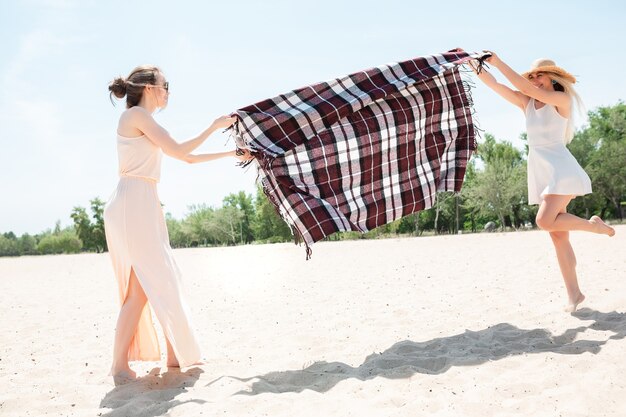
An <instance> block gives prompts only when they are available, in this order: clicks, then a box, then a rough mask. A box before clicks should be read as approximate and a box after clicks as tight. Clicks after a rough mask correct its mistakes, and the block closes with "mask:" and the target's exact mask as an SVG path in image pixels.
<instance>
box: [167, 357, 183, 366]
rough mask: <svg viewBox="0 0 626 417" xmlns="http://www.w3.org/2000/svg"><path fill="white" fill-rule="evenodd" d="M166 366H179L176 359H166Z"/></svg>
mask: <svg viewBox="0 0 626 417" xmlns="http://www.w3.org/2000/svg"><path fill="white" fill-rule="evenodd" d="M167 367H168V368H180V363H178V359H176V358H174V359H169V358H168V359H167Z"/></svg>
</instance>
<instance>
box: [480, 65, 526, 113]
mask: <svg viewBox="0 0 626 417" xmlns="http://www.w3.org/2000/svg"><path fill="white" fill-rule="evenodd" d="M487 62H490V61H489V58H487ZM470 66H471V67H472V69H473V70H474V73H476V75H477V76H478V78H480V80H481V81H482V82H484V83H485V85H486V86H487V87H489V88H491V89H492V90H493V91H495V92H496V93H498V95H500V96H501V97H502V98H504V99H505V100H506V101H508V102H509V103H511V104H513V105H515V106H517V107H519V108H520V109H522V111H525V109H526V105H527V104H528V97H527V96H525V95H524V94H522V93H521V92H519V91H515V90H513V89H511V88H509V87H507V86H506V85H504V84H501V83H499V82H498V81H497V80H496V78H495V77H494V76H493V75H492V74H491V73H489V72H487V70H486V69H485V68H484V67H483V68H482V70H481V71H480V73H478V71H477V67H476V66H475V65H474V64H470Z"/></svg>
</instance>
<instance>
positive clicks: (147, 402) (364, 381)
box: [0, 226, 626, 417]
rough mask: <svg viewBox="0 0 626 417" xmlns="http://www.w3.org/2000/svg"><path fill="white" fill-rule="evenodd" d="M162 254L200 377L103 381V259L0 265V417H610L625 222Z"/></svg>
mask: <svg viewBox="0 0 626 417" xmlns="http://www.w3.org/2000/svg"><path fill="white" fill-rule="evenodd" d="M572 242H573V245H574V249H575V251H576V253H577V256H578V273H579V279H580V283H581V287H582V290H583V292H584V293H585V294H586V296H587V300H586V301H585V302H584V303H583V304H582V306H581V307H582V310H580V312H579V313H577V314H575V315H569V314H566V313H564V312H563V307H564V306H565V304H566V297H565V290H564V287H563V284H562V282H561V277H560V274H559V271H558V265H557V262H556V258H555V256H554V254H553V248H552V246H551V242H550V240H549V238H548V236H547V234H546V233H543V232H520V233H505V234H499V233H496V234H477V235H463V236H441V237H428V238H424V237H423V238H413V239H395V240H380V241H352V242H341V243H332V242H331V243H321V244H317V245H315V246H314V247H313V258H312V260H310V261H308V262H307V261H305V260H304V257H305V256H304V249H303V248H302V247H296V246H293V245H291V244H281V245H263V246H248V247H235V248H215V249H185V250H177V251H176V252H175V254H176V257H177V260H178V263H179V266H180V267H181V270H182V271H183V274H184V279H185V283H186V287H187V290H188V292H189V297H188V299H189V304H190V306H191V308H192V310H193V316H194V320H195V327H196V328H197V329H198V331H199V335H200V340H201V343H202V346H203V348H204V354H205V358H206V360H207V362H208V365H206V366H202V367H194V368H190V369H186V370H185V369H184V370H183V372H181V371H169V372H168V371H167V370H166V369H165V368H164V364H163V363H154V362H153V363H133V364H132V366H133V367H134V369H136V370H137V371H138V374H140V375H142V378H140V380H138V381H137V382H133V383H130V384H128V385H124V386H121V387H117V388H116V387H114V386H113V383H112V380H111V379H110V377H108V376H107V373H108V370H109V366H110V359H111V346H112V339H113V334H114V326H115V320H116V317H117V311H118V305H117V292H116V291H117V290H116V287H115V285H116V283H115V279H114V277H113V271H112V268H111V265H110V262H109V258H108V254H102V255H89V254H87V255H71V256H70V255H68V256H43V257H22V258H4V259H0V285H1V286H2V287H1V288H0V290H1V291H0V387H1V388H0V415H1V416H3V417H5V416H6V417H17V416H19V417H24V416H100V415H103V416H161V415H168V416H200V415H203V416H266V415H267V416H423V415H433V416H481V417H485V416H509V415H515V416H533V417H537V416H559V415H562V416H568V417H576V416H594V417H595V416H624V415H626V378H625V376H626V340H625V338H626V226H618V227H617V235H616V236H615V237H614V238H608V237H606V236H598V235H590V234H584V233H574V234H572Z"/></svg>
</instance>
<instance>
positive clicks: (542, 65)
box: [522, 58, 576, 84]
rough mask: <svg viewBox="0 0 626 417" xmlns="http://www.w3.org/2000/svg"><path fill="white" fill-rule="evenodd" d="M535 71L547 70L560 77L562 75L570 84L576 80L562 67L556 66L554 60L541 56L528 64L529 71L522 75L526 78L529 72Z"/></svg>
mask: <svg viewBox="0 0 626 417" xmlns="http://www.w3.org/2000/svg"><path fill="white" fill-rule="evenodd" d="M536 72H547V73H551V74H556V75H558V76H560V77H563V78H564V79H566V80H567V81H569V82H570V83H572V84H574V83H575V82H576V77H574V76H573V75H572V74H570V73H569V72H567V71H565V70H564V69H563V68H561V67H557V66H556V64H555V63H554V61H553V60H551V59H545V58H541V59H538V60H536V61H535V62H533V63H532V65H531V66H530V71H527V72H525V73H523V74H522V77H525V78H528V76H529V75H530V74H534V73H536Z"/></svg>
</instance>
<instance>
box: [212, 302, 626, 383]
mask: <svg viewBox="0 0 626 417" xmlns="http://www.w3.org/2000/svg"><path fill="white" fill-rule="evenodd" d="M572 315H573V316H574V317H576V318H578V319H580V320H582V321H593V323H591V324H588V325H585V326H580V327H577V328H574V329H568V330H566V331H565V332H564V333H563V334H560V335H554V334H552V333H550V332H549V331H547V330H545V329H530V330H527V329H520V328H517V327H515V326H513V325H511V324H508V323H500V324H497V325H495V326H491V327H489V328H487V329H484V330H480V331H471V330H466V331H465V332H464V333H461V334H457V335H453V336H448V337H442V338H437V339H432V340H429V341H426V342H413V341H410V340H405V341H402V342H398V343H396V344H394V345H393V346H391V347H390V348H389V349H387V350H385V351H384V352H380V353H372V354H371V355H369V356H368V357H366V358H365V361H364V362H363V363H362V364H361V365H360V366H358V367H352V366H350V365H347V364H345V363H342V362H325V361H319V362H315V363H313V364H312V365H310V366H308V367H306V368H304V369H300V370H287V371H275V372H270V373H267V374H265V375H257V376H253V377H248V378H240V377H233V376H224V377H220V378H218V379H217V380H219V379H221V378H234V379H236V380H239V381H242V382H249V381H253V380H254V381H253V382H252V384H251V385H250V386H249V390H246V391H239V392H237V393H236V394H239V395H257V394H261V393H269V392H271V393H282V392H302V391H303V390H305V389H311V390H314V391H317V392H326V391H328V390H330V389H331V388H332V387H334V386H335V385H336V384H337V383H339V382H340V381H342V380H345V379H348V378H356V379H360V380H362V381H366V380H369V379H372V378H375V377H378V376H381V377H385V378H407V377H410V376H412V375H414V374H416V373H422V374H441V373H444V372H446V371H447V370H448V369H450V368H451V367H453V366H468V365H478V364H482V363H485V362H489V361H495V360H499V359H503V358H507V357H510V356H516V355H525V354H535V353H544V352H552V353H558V354H562V355H579V354H581V353H586V352H589V353H593V354H597V353H598V352H600V350H601V348H602V346H603V345H605V344H606V343H607V342H608V341H609V340H611V339H613V340H618V339H623V338H624V337H626V314H625V313H618V312H611V313H601V312H598V311H595V310H591V309H586V308H585V309H581V310H579V311H577V312H576V313H573V314H572ZM588 329H593V330H598V331H611V332H613V333H614V334H613V335H612V336H610V337H608V338H607V339H606V340H583V339H581V340H575V339H576V338H577V336H578V337H579V338H580V336H579V335H581V333H584V332H585V331H586V330H588ZM217 380H214V381H212V382H211V383H209V384H208V385H211V384H213V383H215V382H216V381H217Z"/></svg>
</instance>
